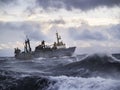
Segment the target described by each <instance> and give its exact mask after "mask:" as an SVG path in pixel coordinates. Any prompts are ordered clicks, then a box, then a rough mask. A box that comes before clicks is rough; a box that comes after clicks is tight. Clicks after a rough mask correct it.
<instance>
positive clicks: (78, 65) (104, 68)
mask: <svg viewBox="0 0 120 90" xmlns="http://www.w3.org/2000/svg"><path fill="white" fill-rule="evenodd" d="M55 72H57V73H58V74H60V73H62V74H63V75H67V76H82V77H93V76H101V77H108V76H110V77H114V78H118V77H119V76H118V75H120V61H119V60H118V59H116V58H114V57H112V56H111V55H102V54H93V55H88V56H87V57H85V58H83V59H82V60H79V61H77V62H73V63H70V64H67V65H64V66H62V67H59V68H58V69H57V70H55Z"/></svg>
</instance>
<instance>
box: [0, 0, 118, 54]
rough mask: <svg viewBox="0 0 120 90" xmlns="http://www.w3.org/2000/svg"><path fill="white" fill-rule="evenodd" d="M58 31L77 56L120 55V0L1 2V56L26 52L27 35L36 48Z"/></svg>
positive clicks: (6, 0)
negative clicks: (17, 48)
mask: <svg viewBox="0 0 120 90" xmlns="http://www.w3.org/2000/svg"><path fill="white" fill-rule="evenodd" d="M56 31H58V32H59V34H60V35H61V36H62V39H63V41H64V42H65V43H66V44H67V46H68V47H69V46H76V47H77V50H76V53H79V54H82V53H93V52H105V53H106V52H107V53H112V52H114V53H115V52H120V0H0V56H13V55H14V48H15V47H19V48H21V49H23V42H24V39H25V38H26V36H28V37H29V38H30V40H31V44H32V49H33V50H34V48H35V46H36V45H38V44H39V43H40V41H41V40H43V39H44V40H45V41H46V43H48V44H52V42H54V41H55V33H56Z"/></svg>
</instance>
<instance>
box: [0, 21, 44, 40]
mask: <svg viewBox="0 0 120 90" xmlns="http://www.w3.org/2000/svg"><path fill="white" fill-rule="evenodd" d="M25 36H28V37H29V38H30V39H32V40H36V41H39V40H43V39H46V37H45V35H44V34H43V33H42V32H41V27H40V25H39V24H38V23H33V22H7V23H6V22H0V41H1V42H7V41H17V39H20V38H21V39H25ZM9 37H10V38H9ZM12 37H13V38H12Z"/></svg>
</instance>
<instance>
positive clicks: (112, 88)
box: [48, 76, 120, 90]
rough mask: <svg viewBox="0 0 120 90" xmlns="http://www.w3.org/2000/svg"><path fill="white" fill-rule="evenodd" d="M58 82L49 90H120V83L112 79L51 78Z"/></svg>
mask: <svg viewBox="0 0 120 90" xmlns="http://www.w3.org/2000/svg"><path fill="white" fill-rule="evenodd" d="M51 79H52V80H55V81H57V83H55V84H54V85H51V86H50V87H49V88H48V90H120V81H119V80H118V81H117V80H112V79H103V78H100V77H96V78H81V77H67V76H59V77H51Z"/></svg>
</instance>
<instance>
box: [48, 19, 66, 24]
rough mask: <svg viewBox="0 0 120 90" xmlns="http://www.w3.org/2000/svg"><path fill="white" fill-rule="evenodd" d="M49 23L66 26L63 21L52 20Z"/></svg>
mask: <svg viewBox="0 0 120 90" xmlns="http://www.w3.org/2000/svg"><path fill="white" fill-rule="evenodd" d="M48 23H49V24H65V21H64V20H63V19H56V20H50V21H49V22H48Z"/></svg>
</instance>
